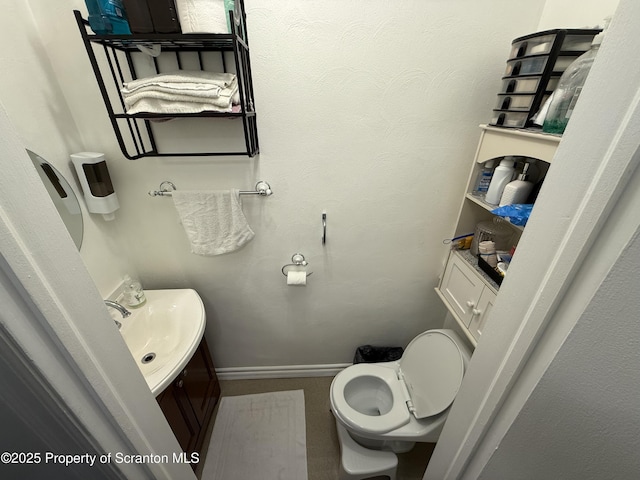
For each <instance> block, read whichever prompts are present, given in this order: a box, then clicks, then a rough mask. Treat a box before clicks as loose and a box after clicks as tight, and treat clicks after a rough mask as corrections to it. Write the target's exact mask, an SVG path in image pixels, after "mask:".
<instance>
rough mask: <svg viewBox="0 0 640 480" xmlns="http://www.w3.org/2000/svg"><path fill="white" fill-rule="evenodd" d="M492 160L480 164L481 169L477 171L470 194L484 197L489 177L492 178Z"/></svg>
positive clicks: (489, 180) (487, 188)
mask: <svg viewBox="0 0 640 480" xmlns="http://www.w3.org/2000/svg"><path fill="white" fill-rule="evenodd" d="M494 163H495V162H494V161H493V160H487V161H486V162H484V163H483V164H482V169H481V170H480V171H479V172H478V176H477V177H476V182H475V184H474V185H473V190H472V191H471V194H472V195H474V196H476V197H484V196H485V195H486V194H487V191H488V190H489V185H490V184H491V179H492V178H493V164H494Z"/></svg>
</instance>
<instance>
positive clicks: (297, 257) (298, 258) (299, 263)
mask: <svg viewBox="0 0 640 480" xmlns="http://www.w3.org/2000/svg"><path fill="white" fill-rule="evenodd" d="M307 265H309V262H307V261H306V260H305V259H304V255H303V254H301V253H294V254H293V255H292V256H291V263H287V264H286V265H284V266H283V267H282V274H283V275H284V276H285V277H286V276H287V273H288V272H286V271H285V269H286V268H287V267H306V266H307ZM312 273H313V272H309V273H307V277H308V276H309V275H311V274H312Z"/></svg>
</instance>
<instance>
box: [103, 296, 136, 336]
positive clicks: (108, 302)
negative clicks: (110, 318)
mask: <svg viewBox="0 0 640 480" xmlns="http://www.w3.org/2000/svg"><path fill="white" fill-rule="evenodd" d="M104 304H105V305H106V306H107V307H111V308H115V309H116V310H118V311H119V312H120V315H122V318H127V317H128V316H129V315H131V312H130V311H129V310H127V309H126V308H124V307H123V306H122V305H120V304H119V303H118V302H114V301H113V300H105V301H104ZM114 322H116V325H117V326H118V330H119V329H120V327H122V323H120V322H119V321H118V320H114Z"/></svg>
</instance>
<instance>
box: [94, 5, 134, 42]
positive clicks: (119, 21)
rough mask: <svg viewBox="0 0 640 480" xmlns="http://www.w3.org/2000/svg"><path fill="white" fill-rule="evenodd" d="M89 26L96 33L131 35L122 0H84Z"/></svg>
mask: <svg viewBox="0 0 640 480" xmlns="http://www.w3.org/2000/svg"><path fill="white" fill-rule="evenodd" d="M84 3H85V4H86V5H87V10H89V19H88V20H89V26H90V27H91V30H93V32H94V33H95V34H97V35H131V30H130V29H129V22H127V14H126V13H125V10H124V7H123V5H122V0H84Z"/></svg>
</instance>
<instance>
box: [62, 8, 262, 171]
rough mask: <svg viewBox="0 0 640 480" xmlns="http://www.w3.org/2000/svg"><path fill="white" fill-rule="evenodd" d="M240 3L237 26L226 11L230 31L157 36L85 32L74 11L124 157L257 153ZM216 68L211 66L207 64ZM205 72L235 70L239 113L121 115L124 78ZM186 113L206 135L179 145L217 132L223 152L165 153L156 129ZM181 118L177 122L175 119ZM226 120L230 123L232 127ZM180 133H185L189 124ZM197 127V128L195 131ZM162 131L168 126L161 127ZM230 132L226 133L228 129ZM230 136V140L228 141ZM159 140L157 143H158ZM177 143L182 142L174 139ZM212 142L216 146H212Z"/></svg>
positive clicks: (81, 21)
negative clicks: (156, 51)
mask: <svg viewBox="0 0 640 480" xmlns="http://www.w3.org/2000/svg"><path fill="white" fill-rule="evenodd" d="M236 4H239V7H240V8H239V17H240V19H239V24H236V21H235V20H236V19H234V17H233V12H232V11H229V12H228V14H229V16H230V24H231V25H233V26H234V28H233V30H234V32H233V33H231V34H191V33H190V34H161V33H144V34H132V35H95V34H92V33H90V32H91V31H90V29H89V23H88V22H87V21H86V20H85V19H83V18H82V16H81V14H80V12H79V11H77V10H74V15H75V18H76V22H77V24H78V28H79V30H80V34H81V36H82V39H83V41H84V44H85V48H86V50H87V54H88V56H89V61H90V62H91V66H92V68H93V71H94V73H95V76H96V80H97V82H98V87H99V89H100V93H101V94H102V98H103V100H104V103H105V106H106V108H107V112H108V114H109V118H110V120H111V124H112V126H113V129H114V131H115V134H116V138H117V140H118V144H119V145H120V149H121V150H122V153H123V154H124V156H125V157H126V158H128V159H129V160H137V159H139V158H143V157H173V156H191V157H192V156H221V155H247V156H249V157H253V156H255V155H256V154H258V153H259V151H260V149H259V145H258V130H257V124H256V113H255V108H254V98H253V83H252V79H251V63H250V60H249V43H248V39H247V30H246V26H245V13H244V5H243V2H242V1H241V0H237V1H236ZM152 45H159V46H160V48H161V51H162V53H161V55H160V56H159V57H151V56H149V55H147V54H145V53H143V52H142V51H141V50H140V49H139V48H138V47H139V46H142V47H143V48H144V47H149V46H152ZM212 66H215V69H214V68H211V67H212ZM182 69H190V70H209V71H222V72H231V73H235V74H236V75H237V78H238V90H239V92H238V93H239V96H240V111H239V112H238V113H222V112H213V111H211V112H202V113H196V114H184V113H182V114H173V113H172V114H154V113H137V114H133V115H130V114H127V113H125V106H124V101H123V98H122V94H121V93H120V87H121V86H122V83H123V82H127V81H130V80H135V79H138V78H142V77H145V76H149V75H154V74H157V73H164V72H166V71H170V70H182ZM185 117H192V118H198V119H201V120H197V122H211V124H209V123H207V124H206V125H205V126H204V128H205V133H204V134H202V135H200V137H194V138H193V139H189V138H186V139H185V141H184V142H183V143H184V146H189V145H191V144H192V143H193V140H197V141H198V142H200V141H201V140H202V136H206V137H207V138H209V140H210V139H211V138H214V141H216V142H217V139H216V135H217V136H218V137H219V139H220V141H221V143H223V144H225V147H229V148H223V149H221V150H222V151H211V152H202V151H195V152H194V151H189V150H190V149H189V148H179V149H181V150H184V151H177V152H173V151H167V150H169V149H168V148H167V146H164V147H162V146H160V147H159V146H158V142H157V140H156V139H158V140H161V139H162V137H163V136H164V135H163V133H162V132H160V133H158V131H157V130H158V129H163V128H165V129H166V128H167V126H165V121H166V120H168V119H169V118H170V119H172V121H171V122H168V123H167V125H170V124H171V123H173V122H181V121H189V120H182V118H185ZM229 118H231V119H236V121H238V120H239V121H240V122H241V123H242V132H243V133H244V145H242V143H243V142H242V141H241V140H240V132H241V130H240V127H239V125H238V124H237V123H236V121H232V122H229V120H225V119H229ZM177 119H180V120H177ZM229 123H232V124H234V125H233V126H231V125H229ZM184 128H185V131H187V132H190V131H191V128H190V125H187V126H186V127H184ZM199 128H202V125H201V124H199ZM196 130H197V129H196ZM164 131H165V132H166V131H167V130H164ZM230 132H231V133H230ZM229 137H234V139H233V140H234V141H228V140H229ZM160 143H161V142H160ZM177 143H178V144H180V143H181V142H177ZM172 144H173V143H172ZM217 145H218V144H217V143H216V148H215V150H217V148H218V147H217Z"/></svg>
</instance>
